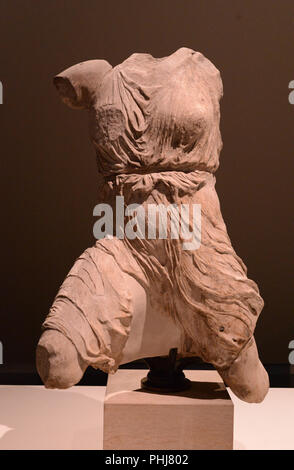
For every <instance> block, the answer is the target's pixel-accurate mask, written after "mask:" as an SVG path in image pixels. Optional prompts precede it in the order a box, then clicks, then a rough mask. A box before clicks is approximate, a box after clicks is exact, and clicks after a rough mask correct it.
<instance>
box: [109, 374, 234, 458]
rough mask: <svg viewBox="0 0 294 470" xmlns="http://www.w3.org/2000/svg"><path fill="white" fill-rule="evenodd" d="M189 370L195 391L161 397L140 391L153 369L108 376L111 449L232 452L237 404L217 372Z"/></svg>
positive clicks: (188, 375) (189, 376) (162, 395)
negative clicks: (143, 381)
mask: <svg viewBox="0 0 294 470" xmlns="http://www.w3.org/2000/svg"><path fill="white" fill-rule="evenodd" d="M205 372H206V371H185V375H186V377H187V378H188V379H190V380H191V381H192V382H193V383H192V387H191V388H190V389H189V390H186V391H184V392H177V393H174V394H158V393H154V392H147V391H145V390H142V389H141V388H140V383H141V379H142V378H143V377H145V376H146V374H147V370H127V369H120V370H118V371H117V372H116V374H115V375H112V376H109V377H108V384H107V389H106V395H105V402H104V446H103V448H104V449H106V450H121V449H128V450H135V449H146V450H159V449H161V450H171V449H174V450H187V449H191V450H192V449H232V448H233V421H234V405H233V402H232V401H231V398H230V396H229V394H228V392H227V391H226V388H225V386H224V384H223V382H222V380H221V378H220V376H219V374H218V373H217V372H215V373H213V374H212V373H211V374H210V376H209V382H208V381H207V374H205Z"/></svg>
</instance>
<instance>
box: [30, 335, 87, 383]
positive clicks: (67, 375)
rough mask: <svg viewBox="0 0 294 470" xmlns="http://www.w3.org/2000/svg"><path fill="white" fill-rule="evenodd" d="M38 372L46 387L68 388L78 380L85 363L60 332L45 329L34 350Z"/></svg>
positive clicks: (85, 365)
mask: <svg viewBox="0 0 294 470" xmlns="http://www.w3.org/2000/svg"><path fill="white" fill-rule="evenodd" d="M36 365H37V370H38V373H39V375H40V377H41V379H42V381H43V383H44V385H45V387H46V388H68V387H71V386H72V385H74V384H76V383H77V382H79V381H80V379H81V378H82V376H83V373H84V371H85V369H86V367H87V364H85V363H83V362H82V361H81V359H80V358H79V356H78V353H77V351H76V348H75V347H74V345H73V344H72V343H71V341H70V340H69V339H67V338H66V337H65V336H64V335H63V334H62V333H60V332H59V331H56V330H45V331H44V333H43V334H42V336H41V338H40V341H39V343H38V346H37V351H36Z"/></svg>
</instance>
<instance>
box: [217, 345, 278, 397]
mask: <svg viewBox="0 0 294 470" xmlns="http://www.w3.org/2000/svg"><path fill="white" fill-rule="evenodd" d="M218 372H219V374H220V375H221V377H222V379H223V380H224V382H225V383H226V385H227V386H228V387H230V388H231V390H232V392H234V394H235V395H236V396H237V397H238V398H240V399H241V400H243V401H246V402H248V403H260V402H262V400H263V399H264V397H265V396H266V394H267V392H268V389H269V378H268V374H267V372H266V370H265V368H264V367H263V365H262V363H261V362H260V360H259V357H258V352H257V347H256V343H255V340H254V338H253V337H252V338H251V339H250V341H249V342H248V343H247V344H246V346H245V347H244V349H242V351H241V353H240V355H239V356H238V357H237V359H236V360H235V361H234V362H233V364H232V365H231V366H230V367H228V368H226V369H218Z"/></svg>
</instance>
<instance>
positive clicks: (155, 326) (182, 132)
mask: <svg viewBox="0 0 294 470" xmlns="http://www.w3.org/2000/svg"><path fill="white" fill-rule="evenodd" d="M54 82H55V85H56V88H57V90H58V92H59V94H60V96H61V98H62V100H63V101H64V102H65V103H66V104H67V105H69V106H70V107H73V108H76V109H83V108H86V109H88V111H89V125H90V135H91V140H92V143H93V145H94V148H95V151H96V155H97V165H98V175H99V197H100V201H99V202H104V203H108V204H109V205H111V207H112V208H113V210H114V213H115V200H116V196H123V197H124V202H125V204H134V203H137V204H140V205H141V206H142V207H144V208H145V209H146V211H145V213H146V214H148V211H147V208H148V205H150V204H156V205H159V204H161V205H164V206H169V205H170V204H174V205H176V206H178V207H179V206H180V205H181V204H187V205H188V206H189V207H191V206H192V205H193V204H199V205H201V244H200V246H199V247H198V248H197V249H195V250H193V249H192V250H184V249H183V246H182V240H181V239H173V238H172V237H171V235H170V231H169V233H168V237H167V238H166V239H158V238H157V239H148V237H146V238H145V239H140V238H135V239H134V240H130V239H128V238H127V237H124V238H123V239H119V238H117V237H114V238H112V239H104V240H99V241H97V243H96V244H95V245H94V246H93V247H91V248H88V249H87V250H86V251H85V252H84V253H83V254H82V255H81V257H80V258H79V259H78V260H77V261H76V263H75V264H74V266H73V268H72V270H71V271H70V273H69V274H68V276H67V278H66V279H65V281H64V283H63V285H62V286H61V288H60V291H59V293H58V294H57V297H56V298H55V300H54V303H53V306H52V308H51V310H50V313H49V315H48V317H47V319H46V320H45V322H44V324H43V327H44V329H45V331H44V333H43V335H42V337H41V339H40V342H39V345H38V348H37V365H38V370H39V372H40V375H41V377H42V378H43V381H44V383H45V385H46V386H47V387H59V388H63V387H64V388H65V387H68V386H71V385H73V384H74V383H76V382H77V381H78V380H79V379H80V378H81V376H82V374H83V372H84V370H85V369H86V367H87V366H88V365H92V366H93V367H96V368H100V369H102V370H104V371H106V372H115V371H116V369H117V367H118V366H119V364H121V363H123V362H128V361H130V360H134V359H138V358H141V357H148V356H149V357H151V356H158V355H165V354H167V353H168V351H169V349H170V348H172V347H177V348H178V351H179V354H182V355H197V356H200V357H201V358H202V359H203V360H204V361H206V362H209V363H212V364H213V365H214V366H215V368H216V369H217V370H218V371H219V373H220V374H221V376H222V377H223V379H224V380H225V381H226V383H227V384H228V385H229V386H230V387H231V388H232V390H233V391H234V393H236V395H237V396H239V397H240V398H241V399H243V400H245V401H249V402H252V401H253V402H256V401H261V400H262V399H263V398H264V396H265V394H266V392H267V389H268V377H267V373H266V372H265V370H264V368H263V366H262V364H261V362H260V361H259V358H258V353H257V349H256V345H255V341H254V338H253V332H254V328H255V325H256V321H257V319H258V316H259V314H260V312H261V310H262V307H263V300H262V298H261V297H260V294H259V291H258V287H257V285H256V284H255V283H254V282H253V281H252V280H250V279H248V278H247V270H246V267H245V265H244V263H243V262H242V260H241V259H240V258H239V257H238V256H237V254H236V253H235V251H234V249H233V247H232V245H231V241H230V239H229V236H228V234H227V230H226V226H225V223H224V221H223V218H222V215H221V211H220V204H219V200H218V196H217V193H216V191H215V176H214V174H215V172H216V170H217V168H218V165H219V154H220V150H221V147H222V141H221V135H220V130H219V119H220V110H219V100H220V98H221V96H222V82H221V78H220V74H219V71H218V70H217V69H216V68H215V67H214V65H213V64H212V63H211V62H210V61H209V60H208V59H206V58H205V57H204V56H203V55H202V54H201V53H199V52H195V51H193V50H191V49H188V48H181V49H179V50H178V51H176V52H175V53H173V54H171V55H170V56H168V57H164V58H160V59H156V58H153V57H152V56H151V55H149V54H133V55H131V56H130V57H129V58H128V59H127V60H125V61H124V62H123V63H122V64H119V65H117V66H116V67H112V66H111V65H110V64H108V62H106V61H104V60H91V61H86V62H83V63H81V64H78V65H75V66H73V67H70V68H69V69H67V70H65V71H64V72H62V73H61V74H59V75H58V76H57V77H55V79H54ZM147 217H148V216H147V215H146V218H147ZM147 222H148V220H147Z"/></svg>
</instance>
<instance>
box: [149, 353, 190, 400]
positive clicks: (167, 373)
mask: <svg viewBox="0 0 294 470" xmlns="http://www.w3.org/2000/svg"><path fill="white" fill-rule="evenodd" d="M144 361H145V362H147V364H148V366H149V368H150V371H149V372H148V374H147V377H144V378H143V379H142V381H141V386H142V388H145V389H147V390H151V391H158V392H161V393H162V392H166V393H167V392H179V391H182V390H186V389H188V388H189V387H190V385H191V382H190V380H189V379H187V378H186V377H185V374H184V372H183V368H184V367H185V365H186V364H187V360H185V359H177V349H176V348H175V349H171V350H170V352H169V355H168V356H157V357H148V358H145V359H144ZM188 362H189V358H188Z"/></svg>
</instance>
